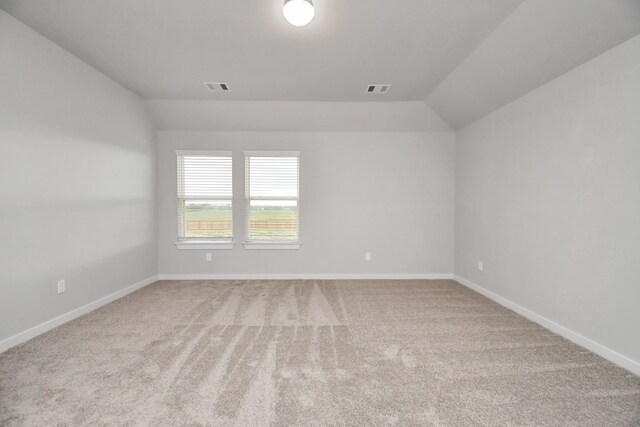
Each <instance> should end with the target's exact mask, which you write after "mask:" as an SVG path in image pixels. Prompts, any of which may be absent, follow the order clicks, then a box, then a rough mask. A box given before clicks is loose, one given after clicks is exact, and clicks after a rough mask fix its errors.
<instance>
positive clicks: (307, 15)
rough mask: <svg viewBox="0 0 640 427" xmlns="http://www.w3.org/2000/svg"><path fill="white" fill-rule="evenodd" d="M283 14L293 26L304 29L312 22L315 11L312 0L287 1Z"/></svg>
mask: <svg viewBox="0 0 640 427" xmlns="http://www.w3.org/2000/svg"><path fill="white" fill-rule="evenodd" d="M282 13H284V17H285V18H286V19H287V21H289V23H290V24H291V25H295V26H296V27H302V26H304V25H307V24H308V23H309V22H311V20H312V19H313V15H314V14H315V11H314V10H313V3H312V2H311V0H285V2H284V8H283V9H282Z"/></svg>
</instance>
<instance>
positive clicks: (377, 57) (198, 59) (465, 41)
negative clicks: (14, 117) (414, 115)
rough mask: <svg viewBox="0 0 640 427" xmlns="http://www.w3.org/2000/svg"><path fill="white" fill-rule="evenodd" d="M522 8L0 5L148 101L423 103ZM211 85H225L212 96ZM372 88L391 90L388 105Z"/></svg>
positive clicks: (221, 0) (375, 1)
mask: <svg viewBox="0 0 640 427" xmlns="http://www.w3.org/2000/svg"><path fill="white" fill-rule="evenodd" d="M521 2H522V0H404V1H402V2H396V1H389V0H314V5H315V8H316V16H315V18H314V19H313V21H311V23H310V24H309V25H308V26H306V27H302V28H297V27H293V26H292V25H290V24H288V23H287V22H286V21H285V19H284V16H283V15H282V5H283V4H284V0H126V1H113V0H0V8H2V9H4V10H5V11H7V12H8V13H10V14H11V15H13V16H15V17H16V18H18V19H19V20H21V21H22V22H24V23H25V24H27V25H28V26H30V27H31V28H33V29H35V30H36V31H38V32H40V33H41V34H43V35H44V36H45V37H47V38H49V39H50V40H52V41H53V42H55V43H57V44H58V45H60V46H62V47H63V48H65V49H66V50H68V51H70V52H71V53H72V54H74V55H76V56H78V57H79V58H81V59H82V60H84V61H85V62H87V63H89V64H90V65H92V66H94V67H95V68H97V69H98V70H100V71H102V72H103V73H105V74H107V75H108V76H110V77H111V78H113V79H114V80H116V81H118V82H120V83H121V84H123V85H124V86H126V87H128V88H130V89H132V90H133V91H134V92H136V93H138V94H139V95H140V96H142V97H143V98H157V99H162V98H165V99H216V100H236V101H237V100H250V101H411V100H414V101H415V100H417V101H422V100H424V98H425V97H426V96H427V95H428V94H429V92H431V91H432V90H433V89H434V88H435V87H436V86H437V85H438V84H439V83H440V82H441V81H442V79H444V78H445V77H446V76H447V75H448V74H449V73H450V72H451V71H452V70H453V69H454V68H455V67H456V66H457V65H458V64H459V63H460V62H461V61H462V60H463V59H464V58H466V57H467V56H468V55H469V54H470V53H471V52H472V51H473V50H474V49H475V48H476V47H477V46H478V44H479V43H480V42H481V41H482V40H484V39H485V38H486V37H487V36H488V35H489V34H490V33H491V32H492V31H493V30H494V29H495V28H496V26H497V25H498V24H499V23H500V22H502V21H503V20H504V19H505V18H506V17H507V16H508V15H509V14H510V13H511V12H512V11H513V10H514V9H515V8H516V7H517V6H518V5H519V4H520V3H521ZM205 81H214V82H226V83H228V84H229V86H230V87H231V92H230V93H218V94H216V93H210V92H207V90H206V88H205V87H204V85H203V82H205ZM370 83H381V84H385V83H391V84H392V88H391V91H390V92H389V93H388V94H386V95H370V94H367V93H366V88H367V85H368V84H370Z"/></svg>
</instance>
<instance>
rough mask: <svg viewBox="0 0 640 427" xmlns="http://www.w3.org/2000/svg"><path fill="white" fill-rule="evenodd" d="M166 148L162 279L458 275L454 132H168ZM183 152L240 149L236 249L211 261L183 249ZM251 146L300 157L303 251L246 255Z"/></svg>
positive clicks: (161, 161)
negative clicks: (179, 186)
mask: <svg viewBox="0 0 640 427" xmlns="http://www.w3.org/2000/svg"><path fill="white" fill-rule="evenodd" d="M158 144H159V146H158V165H159V166H158V180H159V181H158V191H159V201H158V202H159V225H160V227H159V258H160V273H161V274H210V275H218V274H238V275H244V276H246V275H252V274H253V275H266V274H294V275H295V274H306V275H309V274H398V273H402V274H424V273H431V274H438V273H448V274H450V273H451V272H452V268H453V201H454V198H453V189H454V157H455V134H453V133H451V132H432V133H427V132H423V133H420V132H418V133H412V132H404V133H403V132H388V133H386V132H180V131H162V132H159V133H158ZM176 149H190V150H198V149H200V150H202V149H209V150H232V151H233V156H234V158H233V161H234V164H233V172H234V180H233V184H234V235H235V241H236V245H235V248H234V249H233V250H226V251H225V250H218V251H210V252H213V258H214V259H213V261H212V262H206V261H205V252H206V251H192V250H178V249H176V247H175V246H174V243H175V241H176V229H177V226H176V221H177V219H176V216H177V214H176V157H175V150H176ZM243 150H296V151H300V198H301V202H300V203H301V208H300V209H301V211H300V237H301V240H302V247H301V248H300V249H299V250H287V251H279V250H245V249H244V247H243V245H242V242H243V240H244V220H243V213H244V158H243ZM365 251H368V252H371V253H372V260H371V261H369V262H367V261H365V258H364V253H365Z"/></svg>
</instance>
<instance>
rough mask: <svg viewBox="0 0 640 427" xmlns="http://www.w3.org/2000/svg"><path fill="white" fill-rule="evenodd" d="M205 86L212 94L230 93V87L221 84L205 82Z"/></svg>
mask: <svg viewBox="0 0 640 427" xmlns="http://www.w3.org/2000/svg"><path fill="white" fill-rule="evenodd" d="M204 85H205V86H206V87H207V89H209V91H211V92H230V91H231V89H229V85H228V84H226V83H220V82H204Z"/></svg>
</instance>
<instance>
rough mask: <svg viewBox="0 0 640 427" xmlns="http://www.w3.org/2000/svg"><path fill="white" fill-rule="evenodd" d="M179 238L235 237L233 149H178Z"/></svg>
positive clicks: (225, 238) (210, 238) (227, 238)
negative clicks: (224, 150)
mask: <svg viewBox="0 0 640 427" xmlns="http://www.w3.org/2000/svg"><path fill="white" fill-rule="evenodd" d="M176 157H177V162H178V240H221V241H231V240H232V238H233V185H232V158H231V152H219V151H176Z"/></svg>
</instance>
